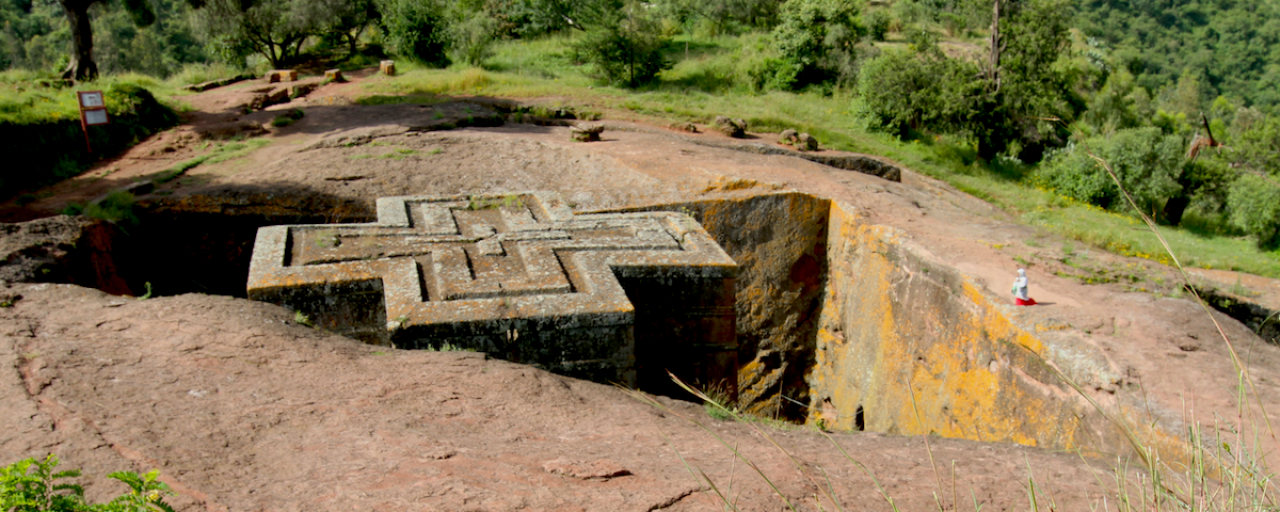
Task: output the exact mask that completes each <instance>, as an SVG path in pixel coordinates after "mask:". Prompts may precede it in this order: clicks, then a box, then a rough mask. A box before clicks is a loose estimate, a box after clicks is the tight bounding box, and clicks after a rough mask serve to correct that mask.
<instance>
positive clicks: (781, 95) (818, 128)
mask: <svg viewBox="0 0 1280 512" xmlns="http://www.w3.org/2000/svg"><path fill="white" fill-rule="evenodd" d="M750 37H751V36H744V37H741V38H733V37H721V38H716V39H711V40H702V41H697V40H689V41H687V42H688V43H689V48H690V53H689V55H690V56H689V58H688V59H684V58H683V55H684V43H685V42H686V41H685V40H681V39H676V40H675V41H674V42H673V44H671V45H670V47H671V48H672V52H673V54H674V55H672V57H673V58H677V59H679V62H678V63H676V64H675V66H674V67H673V68H672V69H670V70H668V71H665V72H663V73H662V74H661V75H660V77H659V80H658V81H657V82H656V83H654V84H651V85H649V86H647V87H644V88H641V89H638V90H628V89H619V88H614V87H604V86H601V85H599V84H598V83H596V82H594V81H593V80H592V79H591V78H590V77H589V76H587V72H588V69H586V68H585V67H584V66H580V65H574V63H573V61H572V58H571V51H570V50H569V48H568V46H567V44H566V43H567V40H565V39H560V38H552V39H545V40H537V41H531V42H526V41H511V42H504V43H501V44H499V45H498V47H497V48H496V49H495V54H494V56H493V57H492V58H490V59H489V60H487V61H486V62H485V64H484V67H483V68H472V67H462V66H458V67H453V68H449V69H429V68H424V67H417V66H412V65H410V66H405V67H404V69H405V70H404V71H403V72H402V73H401V74H400V75H399V76H396V77H394V78H376V79H372V80H370V81H368V82H366V84H365V88H366V90H367V91H368V92H369V94H370V95H388V94H391V95H422V94H427V95H431V94H446V95H478V96H501V97H513V98H526V99H537V100H538V101H547V102H551V103H558V104H561V105H564V106H572V107H576V108H579V109H585V110H594V111H604V112H611V114H610V115H628V116H632V117H637V118H641V119H649V120H653V121H656V122H661V123H665V122H670V121H695V122H702V123H706V122H709V121H710V120H712V119H713V118H714V117H715V116H717V115H731V116H735V117H742V118H744V119H747V120H748V122H749V123H750V125H751V129H752V130H753V131H761V132H767V131H773V132H777V131H781V130H783V129H786V128H796V129H799V130H801V131H808V132H809V133H812V134H814V135H815V136H816V137H818V139H819V140H820V141H822V144H823V146H825V147H828V148H833V149H839V150H844V151H856V152H861V153H869V154H875V155H882V156H885V157H888V158H890V159H893V160H895V161H897V162H899V163H900V164H902V165H905V166H906V167H908V168H910V169H913V170H915V171H918V172H921V173H923V174H926V175H928V176H932V177H934V178H938V179H941V180H943V181H946V182H947V183H950V184H951V185H953V186H955V187H957V188H958V189H960V190H962V191H965V192H967V193H969V194H972V195H974V196H977V197H979V198H982V199H985V200H987V201H989V202H991V203H993V204H995V205H996V206H999V207H1001V208H1003V209H1005V210H1006V211H1008V212H1010V213H1011V214H1013V215H1014V216H1015V217H1016V218H1018V219H1019V220H1020V221H1021V222H1024V223H1026V224H1028V225H1032V226H1036V227H1038V228H1039V229H1043V230H1045V231H1046V232H1050V233H1055V234H1059V235H1062V236H1065V237H1067V238H1070V239H1075V240H1079V241H1081V242H1084V243H1087V244H1090V245H1094V246H1097V247H1099V248H1103V249H1107V250H1110V251H1114V252H1117V253H1120V254H1125V255H1130V256H1137V257H1143V258H1147V259H1151V260H1154V261H1160V262H1166V263H1167V262H1168V258H1167V256H1165V255H1164V250H1163V249H1162V247H1161V246H1160V243H1159V241H1158V240H1157V239H1156V237H1155V236H1154V235H1153V234H1151V233H1150V232H1149V231H1147V230H1146V228H1145V226H1142V224H1141V221H1139V220H1138V219H1137V218H1136V217H1134V216H1131V215H1127V214H1123V213H1117V212H1111V211H1106V210H1103V209H1100V208H1098V207H1096V206H1092V205H1088V204H1084V203H1080V202H1078V201H1074V200H1071V199H1068V198H1064V197H1061V196H1059V195H1057V194H1055V193H1054V192H1052V191H1049V190H1044V189H1039V188H1036V187H1034V186H1032V185H1029V184H1026V183H1024V180H1023V179H1022V177H1023V176H1024V175H1025V174H1027V173H1029V172H1030V171H1031V168H1030V167H1029V166H1026V165H1023V164H1020V163H1017V162H1015V161H1008V160H1002V161H997V162H995V163H991V164H988V163H985V162H981V161H978V160H976V158H975V157H974V153H973V150H972V148H971V147H970V146H969V145H967V144H965V143H964V142H963V141H960V140H957V139H955V138H951V137H934V138H921V139H918V140H913V141H902V140H899V139H897V138H896V137H893V136H890V135H887V134H884V133H878V132H875V131H872V130H869V129H868V123H867V121H866V120H865V119H863V118H861V117H860V116H859V105H858V104H857V103H858V102H857V100H856V99H852V98H849V97H847V96H843V95H838V94H830V95H828V94H823V93H821V92H798V93H791V92H779V91H772V92H765V93H752V92H750V91H748V90H745V88H743V87H740V86H735V85H734V82H733V80H732V73H733V69H734V62H735V61H737V60H739V55H740V53H739V52H741V50H742V47H743V46H744V44H746V43H749V42H750ZM381 101H387V99H381ZM1163 230H1164V234H1165V236H1166V237H1167V238H1168V239H1169V241H1170V243H1171V244H1172V245H1173V247H1174V250H1175V251H1177V252H1178V254H1179V255H1180V257H1182V258H1183V263H1184V264H1187V265H1191V266H1197V267H1204V268H1216V269H1230V270H1241V271H1245V272H1249V273H1253V274H1258V275H1264V276H1270V277H1276V278H1280V251H1270V252H1268V251H1264V250H1261V249H1259V248H1258V247H1257V246H1256V245H1255V244H1254V243H1252V242H1251V241H1249V240H1246V239H1244V238H1243V237H1239V236H1237V235H1236V234H1234V233H1233V232H1231V231H1230V229H1228V228H1224V227H1223V226H1222V223H1221V221H1220V219H1218V218H1217V217H1214V216H1211V215H1210V216H1200V217H1198V216H1196V215H1194V214H1193V215H1191V216H1189V217H1188V219H1187V221H1186V223H1185V225H1184V226H1182V227H1177V228H1175V227H1164V228H1163Z"/></svg>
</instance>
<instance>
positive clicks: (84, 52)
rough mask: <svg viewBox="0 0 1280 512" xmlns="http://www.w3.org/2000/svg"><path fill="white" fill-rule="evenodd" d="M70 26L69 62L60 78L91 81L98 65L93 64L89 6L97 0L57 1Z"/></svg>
mask: <svg viewBox="0 0 1280 512" xmlns="http://www.w3.org/2000/svg"><path fill="white" fill-rule="evenodd" d="M59 1H60V2H61V3H62V9H63V10H65V11H66V12H67V22H68V23H70V24H71V62H69V63H67V69H66V70H64V71H63V72H62V78H64V79H67V80H76V81H93V80H95V79H97V78H98V64H97V63H95V62H93V25H92V24H90V23H89V6H90V5H93V3H94V2H96V1H97V0H59Z"/></svg>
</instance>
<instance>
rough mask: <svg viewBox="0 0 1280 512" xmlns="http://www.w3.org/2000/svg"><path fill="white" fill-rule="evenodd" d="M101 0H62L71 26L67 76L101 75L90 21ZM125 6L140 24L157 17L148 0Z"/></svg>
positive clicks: (127, 1) (126, 0)
mask: <svg viewBox="0 0 1280 512" xmlns="http://www.w3.org/2000/svg"><path fill="white" fill-rule="evenodd" d="M99 1H102V0H58V3H59V4H61V5H62V10H63V11H65V12H66V14H67V23H68V24H69V25H71V61H70V62H68V63H67V68H66V69H65V70H64V71H63V72H62V78H64V79H68V80H80V81H84V80H89V81H91V80H94V79H96V78H98V64H97V63H95V62H94V61H93V25H92V24H91V23H90V20H89V6H91V5H93V4H95V3H98V2H99ZM191 1H192V2H198V1H199V0H191ZM124 7H125V9H127V10H128V11H129V14H130V15H131V16H132V17H133V21H134V23H137V24H138V26H140V27H145V26H147V25H150V24H152V23H154V22H155V20H156V15H155V13H154V12H152V11H151V6H149V5H148V4H147V2H146V0H124Z"/></svg>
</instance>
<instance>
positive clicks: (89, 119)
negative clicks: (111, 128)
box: [84, 109, 107, 126]
mask: <svg viewBox="0 0 1280 512" xmlns="http://www.w3.org/2000/svg"><path fill="white" fill-rule="evenodd" d="M84 124H85V125H87V126H93V125H98V124H107V111H106V110H105V109H95V110H86V111H84Z"/></svg>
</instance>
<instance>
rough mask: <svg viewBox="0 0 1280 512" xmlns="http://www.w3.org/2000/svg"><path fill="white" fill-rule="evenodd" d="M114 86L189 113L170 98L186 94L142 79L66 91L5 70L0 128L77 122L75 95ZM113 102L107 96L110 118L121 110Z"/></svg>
mask: <svg viewBox="0 0 1280 512" xmlns="http://www.w3.org/2000/svg"><path fill="white" fill-rule="evenodd" d="M46 84H48V85H46ZM117 84H123V85H136V86H139V87H143V88H145V89H147V90H148V91H151V94H152V95H154V96H155V97H156V99H158V100H160V101H161V102H162V103H168V104H169V107H170V108H173V109H174V110H178V111H185V110H190V107H188V106H186V105H185V104H183V103H181V102H179V101H175V100H174V97H176V96H181V95H184V94H188V93H186V92H185V91H182V90H180V89H178V87H177V86H175V85H173V83H171V82H166V81H163V80H158V79H155V78H153V77H150V76H146V75H140V74H136V73H128V74H123V75H112V76H107V77H103V78H101V79H99V80H97V81H95V82H90V83H86V84H78V85H76V86H74V87H66V86H62V85H61V84H60V82H58V81H56V80H53V78H52V77H51V76H47V75H42V74H39V73H34V72H31V71H25V70H8V71H0V124H4V123H13V124H20V125H25V124H41V123H46V122H57V121H65V120H68V119H79V118H80V107H79V103H78V101H77V100H76V92H78V91H108V90H110V89H111V88H112V86H114V85H117ZM113 100H114V98H112V97H111V96H108V97H107V109H108V111H109V112H111V113H112V114H113V115H114V114H115V113H116V112H118V111H119V110H120V109H121V108H122V106H121V105H118V104H115V102H114V101H113Z"/></svg>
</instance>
